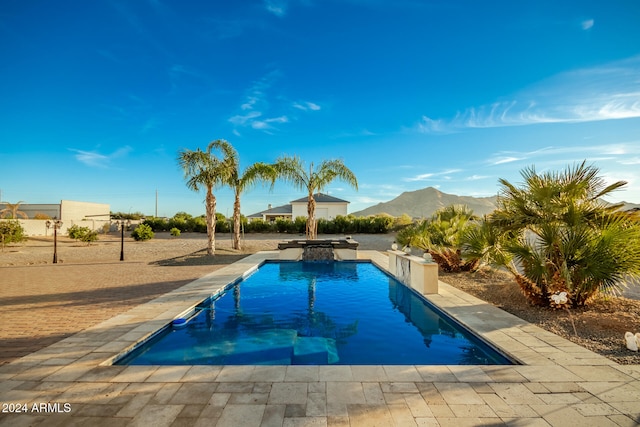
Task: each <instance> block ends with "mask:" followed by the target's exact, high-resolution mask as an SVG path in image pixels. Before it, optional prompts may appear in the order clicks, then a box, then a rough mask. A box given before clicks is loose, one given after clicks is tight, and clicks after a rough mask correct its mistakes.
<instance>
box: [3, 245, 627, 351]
mask: <svg viewBox="0 0 640 427" xmlns="http://www.w3.org/2000/svg"><path fill="white" fill-rule="evenodd" d="M299 237H300V236H297V235H295V236H293V235H286V234H284V235H279V234H248V235H246V236H245V239H244V240H243V245H244V246H243V249H242V250H241V251H236V250H233V249H231V236H230V235H229V234H218V235H217V236H216V256H215V257H207V256H205V250H206V236H205V235H203V234H199V233H183V234H182V235H181V236H180V237H179V238H172V237H171V236H170V235H169V234H168V233H156V237H155V238H154V239H152V240H150V241H147V242H135V241H133V240H132V239H131V238H125V243H124V256H125V263H124V264H123V263H120V262H119V259H120V243H121V242H120V236H119V235H116V234H110V235H101V236H100V240H99V241H98V242H95V243H92V244H91V245H86V244H84V243H80V242H75V241H72V240H70V239H68V238H66V237H60V238H59V239H58V249H57V252H58V263H59V265H62V266H65V265H66V266H69V267H71V266H74V267H75V268H77V269H80V268H92V269H94V270H95V271H96V272H98V271H104V272H105V273H104V274H105V275H106V276H107V279H108V276H109V274H112V275H115V274H116V272H120V271H121V270H123V269H124V267H127V268H129V269H131V273H130V274H128V275H124V274H120V275H119V276H118V278H119V280H120V281H121V283H120V284H119V286H121V288H119V289H128V288H125V286H126V285H127V281H129V282H130V283H129V287H130V288H132V289H135V290H136V292H137V294H135V298H133V297H131V299H130V300H125V298H126V296H120V295H118V294H116V295H112V294H110V296H109V298H107V301H105V304H106V303H108V304H109V305H107V306H106V307H107V308H109V311H105V312H104V315H103V317H105V318H108V317H107V316H113V315H115V314H117V313H118V312H121V311H124V310H127V309H128V308H130V307H131V306H135V305H136V304H140V303H142V302H144V300H145V299H144V298H141V297H140V295H139V293H140V289H141V287H143V285H144V283H150V281H153V282H156V281H157V282H161V283H165V282H166V285H165V286H166V289H165V288H158V289H152V288H149V291H148V292H149V294H148V295H147V299H151V298H153V297H155V296H157V295H156V294H157V293H158V292H168V291H169V290H171V288H172V287H179V286H181V285H182V284H184V283H186V281H189V280H193V279H194V278H196V277H200V276H202V275H204V274H206V273H208V272H210V271H213V270H215V269H217V268H220V267H221V266H223V265H226V264H230V263H232V262H235V261H237V260H239V259H241V258H243V257H244V256H246V255H247V254H250V253H254V252H257V251H261V250H275V249H277V244H278V242H280V241H283V240H288V239H291V238H299ZM336 237H344V236H334V235H331V236H322V235H321V236H319V238H336ZM353 237H354V239H355V240H356V241H358V242H359V243H360V249H369V250H379V251H385V250H387V249H388V248H390V246H391V243H393V241H394V238H395V236H394V235H393V234H387V235H362V234H359V235H354V236H353ZM52 258H53V242H52V239H51V238H50V237H49V238H31V239H29V240H28V241H27V242H25V243H22V244H19V245H10V246H7V247H6V248H4V250H2V252H0V283H2V285H4V282H5V281H6V282H9V278H10V277H11V276H12V275H13V276H15V277H18V279H14V281H13V282H12V283H11V284H12V288H11V289H9V286H0V301H2V300H6V301H16V299H17V298H20V297H21V295H19V294H20V293H21V292H22V293H25V294H26V293H27V292H31V293H33V294H34V295H35V296H37V293H38V292H40V291H38V290H37V289H41V288H37V289H36V290H34V291H28V289H27V287H23V288H21V286H20V283H29V282H31V281H35V280H30V278H31V277H32V276H33V277H35V276H37V275H42V269H39V270H36V269H34V268H35V267H38V266H39V267H45V266H46V267H47V268H55V266H54V265H52V263H51V262H52ZM26 267H32V268H26ZM173 267H181V268H173ZM61 271H62V270H59V269H58V270H55V271H53V272H55V274H56V276H51V277H52V278H53V277H55V278H56V279H55V280H58V281H60V280H62V279H60V277H64V276H60V274H63V273H61ZM69 271H75V270H71V269H70V270H69ZM78 271H84V270H78ZM159 278H160V279H162V281H161V280H159ZM52 280H53V279H52ZM441 280H443V281H444V282H447V283H449V284H451V285H453V286H455V287H458V288H459V289H462V290H464V291H465V292H468V293H470V294H473V295H475V296H477V297H479V298H481V299H483V300H485V301H487V302H489V303H491V304H494V305H496V306H498V307H500V308H502V309H503V310H505V311H508V312H510V313H512V314H514V315H516V316H518V317H520V318H522V319H524V320H527V321H528V322H531V323H534V324H536V325H538V326H540V327H542V328H544V329H547V330H549V331H551V332H553V333H556V334H558V335H560V336H563V337H564V338H567V339H569V340H571V341H573V342H575V343H577V344H579V345H581V346H584V347H586V348H588V349H590V350H592V351H594V352H596V353H599V354H602V355H603V356H606V357H608V358H610V359H611V360H614V361H616V362H618V363H621V364H640V354H638V353H633V352H630V351H629V350H627V349H626V347H625V345H624V338H623V337H624V333H625V332H626V331H632V332H634V333H635V332H640V301H635V300H631V299H627V298H608V299H606V298H601V299H598V300H597V301H594V302H593V303H592V304H591V305H590V306H589V307H588V308H586V309H581V310H572V312H571V314H568V313H567V312H566V311H563V310H553V309H540V308H537V307H532V306H530V305H529V304H527V302H526V300H525V299H524V297H523V296H522V295H521V294H520V292H519V289H518V287H517V285H516V284H515V282H514V281H513V280H512V279H511V277H510V276H509V275H508V274H503V273H500V272H493V273H492V272H480V273H475V274H441ZM76 281H77V280H76ZM85 281H86V280H85ZM105 281H107V280H105ZM82 285H83V286H89V285H91V284H90V283H87V284H84V283H83V284H82ZM40 286H42V285H40ZM49 286H50V285H49ZM104 286H108V285H104ZM21 289H22V290H21ZM56 295H65V294H64V293H60V294H56ZM114 298H115V300H113V299H114ZM119 298H120V299H119ZM111 300H113V301H111ZM31 303H33V301H32V302H31ZM7 307H9V308H10V309H15V310H16V312H17V311H18V310H19V308H20V306H19V304H17V303H16V304H15V305H14V306H8V305H7V304H6V302H5V303H3V304H2V311H4V312H5V313H6V312H7V311H8V309H7ZM87 310H90V308H88V309H87ZM65 313H66V312H65ZM0 314H1V313H0ZM52 315H53V314H52ZM86 317H87V316H84V317H83V320H84V319H85V318H86ZM100 319H101V318H98V317H95V319H93V320H92V321H93V322H95V323H97V322H99V321H100ZM574 325H575V332H574ZM75 326H76V329H77V330H81V328H86V327H88V326H90V322H89V323H87V324H84V323H78V324H77V325H75ZM66 327H67V328H68V325H66ZM0 329H1V327H0ZM72 332H74V330H71V329H65V330H62V331H56V332H55V334H54V333H53V332H51V333H50V335H49V336H50V337H54V338H57V337H63V336H68V334H70V333H72ZM576 332H577V334H576ZM25 334H28V332H25ZM51 339H53V338H51ZM48 343H50V342H48ZM44 344H47V343H44ZM44 344H43V345H44ZM47 345H48V344H47Z"/></svg>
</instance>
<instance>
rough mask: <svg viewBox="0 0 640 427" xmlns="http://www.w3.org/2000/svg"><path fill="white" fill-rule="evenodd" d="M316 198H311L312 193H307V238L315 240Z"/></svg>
mask: <svg viewBox="0 0 640 427" xmlns="http://www.w3.org/2000/svg"><path fill="white" fill-rule="evenodd" d="M315 212H316V200H315V199H314V198H313V193H311V192H310V193H309V201H308V202H307V233H306V234H307V239H309V240H315V238H316V236H317V229H316V217H315Z"/></svg>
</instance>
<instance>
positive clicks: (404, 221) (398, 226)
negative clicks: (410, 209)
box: [393, 213, 413, 231]
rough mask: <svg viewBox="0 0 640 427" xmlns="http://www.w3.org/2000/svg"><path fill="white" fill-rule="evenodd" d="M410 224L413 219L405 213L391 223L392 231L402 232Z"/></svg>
mask: <svg viewBox="0 0 640 427" xmlns="http://www.w3.org/2000/svg"><path fill="white" fill-rule="evenodd" d="M411 224H413V218H411V217H410V216H409V215H407V214H406V213H405V214H402V215H401V216H399V217H397V218H396V219H395V222H394V223H393V229H394V230H396V231H398V230H402V229H403V228H405V227H408V226H410V225H411Z"/></svg>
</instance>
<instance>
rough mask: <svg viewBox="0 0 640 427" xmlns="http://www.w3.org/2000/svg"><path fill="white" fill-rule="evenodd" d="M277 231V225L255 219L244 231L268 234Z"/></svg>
mask: <svg viewBox="0 0 640 427" xmlns="http://www.w3.org/2000/svg"><path fill="white" fill-rule="evenodd" d="M275 230H277V228H276V225H275V223H274V224H271V223H270V222H267V221H264V220H262V219H254V220H253V221H251V222H248V223H247V224H246V225H245V226H244V231H245V232H247V233H268V232H270V231H275Z"/></svg>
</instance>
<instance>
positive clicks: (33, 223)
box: [18, 219, 116, 236]
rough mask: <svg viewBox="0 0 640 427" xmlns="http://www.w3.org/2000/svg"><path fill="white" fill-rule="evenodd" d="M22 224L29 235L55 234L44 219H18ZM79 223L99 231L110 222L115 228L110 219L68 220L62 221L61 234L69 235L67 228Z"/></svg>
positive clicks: (111, 226)
mask: <svg viewBox="0 0 640 427" xmlns="http://www.w3.org/2000/svg"><path fill="white" fill-rule="evenodd" d="M18 221H20V225H21V226H22V228H24V232H25V234H26V235H27V236H53V229H52V228H49V229H47V221H46V220H42V219H18ZM75 224H77V225H79V226H80V227H88V228H89V229H91V230H96V231H98V232H102V231H104V229H103V227H104V225H105V224H110V225H109V227H110V229H111V231H113V230H115V228H116V227H115V225H111V221H110V220H89V221H82V220H67V221H62V226H61V227H60V228H59V229H58V234H59V235H61V236H62V235H64V236H66V235H67V233H68V232H67V230H68V229H69V227H71V226H73V225H75Z"/></svg>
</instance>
